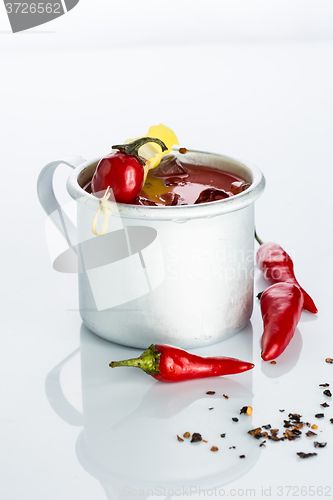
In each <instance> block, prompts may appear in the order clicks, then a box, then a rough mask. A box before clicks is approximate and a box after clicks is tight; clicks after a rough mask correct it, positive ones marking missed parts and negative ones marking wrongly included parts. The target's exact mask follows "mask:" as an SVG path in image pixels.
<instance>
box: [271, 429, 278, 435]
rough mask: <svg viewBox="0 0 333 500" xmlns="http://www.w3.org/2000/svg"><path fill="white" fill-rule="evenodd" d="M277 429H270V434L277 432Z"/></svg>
mask: <svg viewBox="0 0 333 500" xmlns="http://www.w3.org/2000/svg"><path fill="white" fill-rule="evenodd" d="M278 432H279V429H271V434H278Z"/></svg>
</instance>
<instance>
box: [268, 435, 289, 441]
mask: <svg viewBox="0 0 333 500" xmlns="http://www.w3.org/2000/svg"><path fill="white" fill-rule="evenodd" d="M268 439H270V440H271V441H284V440H285V437H278V436H277V435H276V434H272V435H271V436H268Z"/></svg>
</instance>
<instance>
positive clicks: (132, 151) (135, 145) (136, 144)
mask: <svg viewBox="0 0 333 500" xmlns="http://www.w3.org/2000/svg"><path fill="white" fill-rule="evenodd" d="M148 142H156V144H158V145H159V146H160V147H161V149H162V151H166V150H167V149H168V148H167V146H166V145H165V144H164V142H163V141H161V140H160V139H157V138H156V137H140V138H139V139H136V140H135V141H133V142H130V143H128V144H119V145H117V146H112V149H119V151H120V152H121V153H125V154H126V155H131V156H135V157H136V158H137V159H138V160H139V162H140V163H141V164H142V165H145V161H144V160H143V159H142V158H141V157H140V156H139V154H138V151H139V149H140V148H141V146H143V145H144V144H147V143H148Z"/></svg>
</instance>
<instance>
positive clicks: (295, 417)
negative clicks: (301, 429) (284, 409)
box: [288, 413, 302, 421]
mask: <svg viewBox="0 0 333 500" xmlns="http://www.w3.org/2000/svg"><path fill="white" fill-rule="evenodd" d="M288 417H289V418H290V420H297V421H300V419H301V418H302V415H300V414H299V413H289V415H288Z"/></svg>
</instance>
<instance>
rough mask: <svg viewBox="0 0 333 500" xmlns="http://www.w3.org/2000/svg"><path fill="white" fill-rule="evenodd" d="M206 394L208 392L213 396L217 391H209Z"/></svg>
mask: <svg viewBox="0 0 333 500" xmlns="http://www.w3.org/2000/svg"><path fill="white" fill-rule="evenodd" d="M206 394H208V395H209V396H213V394H215V391H207V392H206Z"/></svg>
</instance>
